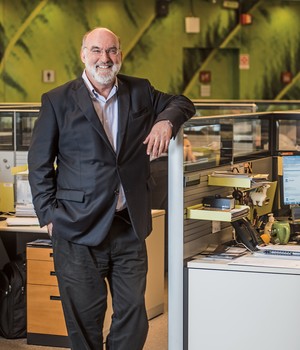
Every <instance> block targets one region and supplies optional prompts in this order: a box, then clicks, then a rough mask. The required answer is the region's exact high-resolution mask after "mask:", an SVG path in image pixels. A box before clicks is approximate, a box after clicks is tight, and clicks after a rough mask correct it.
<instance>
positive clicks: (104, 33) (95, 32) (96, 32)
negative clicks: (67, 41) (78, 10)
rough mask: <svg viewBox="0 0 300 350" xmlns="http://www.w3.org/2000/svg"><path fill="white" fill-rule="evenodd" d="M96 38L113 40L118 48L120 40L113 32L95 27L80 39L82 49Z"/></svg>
mask: <svg viewBox="0 0 300 350" xmlns="http://www.w3.org/2000/svg"><path fill="white" fill-rule="evenodd" d="M96 37H107V38H114V40H115V41H116V43H117V44H118V47H120V38H119V37H118V36H117V35H116V34H115V33H114V32H112V31H111V30H109V29H108V28H104V27H97V28H94V29H92V30H90V31H89V32H87V33H85V35H84V36H83V39H82V48H84V47H86V46H87V43H88V41H89V40H90V39H91V38H96Z"/></svg>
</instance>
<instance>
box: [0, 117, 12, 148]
mask: <svg viewBox="0 0 300 350" xmlns="http://www.w3.org/2000/svg"><path fill="white" fill-rule="evenodd" d="M13 130H14V112H7V111H4V112H2V111H1V112H0V150H13V149H14V142H13Z"/></svg>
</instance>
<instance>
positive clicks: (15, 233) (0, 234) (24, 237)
mask: <svg viewBox="0 0 300 350" xmlns="http://www.w3.org/2000/svg"><path fill="white" fill-rule="evenodd" d="M37 238H49V237H48V234H47V229H46V227H44V228H40V227H39V226H7V224H6V222H5V221H0V268H2V267H3V265H4V264H5V263H6V262H7V261H8V260H12V259H14V257H15V256H16V255H17V254H18V253H23V252H25V250H26V243H27V242H30V241H33V240H35V239H37Z"/></svg>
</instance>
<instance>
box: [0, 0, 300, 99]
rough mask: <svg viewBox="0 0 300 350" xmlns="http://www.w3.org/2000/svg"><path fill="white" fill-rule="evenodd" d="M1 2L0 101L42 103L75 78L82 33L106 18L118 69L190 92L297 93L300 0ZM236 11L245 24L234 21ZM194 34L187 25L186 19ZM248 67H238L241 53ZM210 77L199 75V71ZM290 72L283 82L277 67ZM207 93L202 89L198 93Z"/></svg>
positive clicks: (215, 95) (237, 95)
mask: <svg viewBox="0 0 300 350" xmlns="http://www.w3.org/2000/svg"><path fill="white" fill-rule="evenodd" d="M238 3H239V7H238V9H234V8H227V7H225V6H224V2H223V0H215V1H214V2H213V1H211V0H172V1H168V2H167V5H168V14H167V15H166V16H159V15H158V13H157V10H156V0H147V1H140V0H110V1H109V0H107V1H104V0H42V1H37V0H0V102H39V101H40V96H41V94H42V93H43V92H45V91H48V90H50V89H52V88H54V87H56V86H58V85H61V84H63V83H65V82H66V81H68V80H70V79H74V78H76V77H77V76H80V74H81V72H82V69H83V65H82V63H81V61H80V58H79V51H80V45H81V39H82V36H83V34H84V33H85V32H86V31H88V30H90V29H92V28H94V27H96V26H105V27H108V28H110V29H112V30H113V31H115V32H116V33H117V34H118V35H119V36H120V37H121V43H122V51H123V57H124V63H123V67H122V73H124V74H130V75H135V76H140V77H146V78H148V79H149V80H150V81H151V82H152V84H153V85H154V86H155V87H156V88H158V89H161V90H163V91H167V92H170V93H183V94H185V95H187V96H188V97H190V98H193V99H204V98H206V99H250V100H253V99H298V96H299V93H300V79H299V76H300V61H299V59H298V57H299V54H300V38H299V36H300V22H299V20H298V19H299V15H300V2H296V1H283V0H282V1H280V0H241V1H239V2H238ZM242 14H246V15H247V20H248V23H247V24H244V25H243V24H241V21H240V18H241V15H242ZM190 16H194V17H199V18H200V32H199V33H186V32H185V17H190ZM241 54H242V55H246V56H244V58H246V59H247V63H248V65H244V67H242V68H241V67H240V64H239V62H240V55H241ZM203 71H204V72H205V71H208V72H210V76H211V80H210V81H209V82H200V81H199V75H200V73H201V72H203ZM283 73H287V75H285V76H288V77H290V78H291V79H290V80H288V81H284V82H283V81H282V74H283ZM204 92H205V93H204Z"/></svg>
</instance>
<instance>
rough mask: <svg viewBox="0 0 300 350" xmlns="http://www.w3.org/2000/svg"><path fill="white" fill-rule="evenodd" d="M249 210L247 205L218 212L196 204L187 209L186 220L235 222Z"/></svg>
mask: <svg viewBox="0 0 300 350" xmlns="http://www.w3.org/2000/svg"><path fill="white" fill-rule="evenodd" d="M249 210H250V208H249V207H248V206H247V205H236V206H235V208H234V209H231V210H229V209H228V210H227V209H223V210H221V209H220V210H218V209H215V208H206V207H204V206H203V204H196V205H193V206H190V207H187V214H186V217H187V219H196V220H212V221H227V222H231V221H235V220H238V219H241V218H242V217H245V216H247V215H248V214H249Z"/></svg>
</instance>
